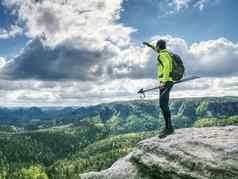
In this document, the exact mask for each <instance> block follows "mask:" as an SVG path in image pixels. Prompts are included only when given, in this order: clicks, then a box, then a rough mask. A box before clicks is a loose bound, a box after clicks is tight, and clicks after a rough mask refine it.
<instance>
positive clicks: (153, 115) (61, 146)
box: [0, 97, 238, 179]
mask: <svg viewBox="0 0 238 179" xmlns="http://www.w3.org/2000/svg"><path fill="white" fill-rule="evenodd" d="M170 106H171V110H172V113H173V123H174V125H175V127H176V128H184V127H210V126H226V125H238V98H236V97H224V98H190V99H175V100H172V102H171V105H170ZM0 121H1V122H0V179H48V178H52V179H66V178H79V177H78V176H79V174H80V173H84V172H88V171H99V170H102V169H105V168H108V167H110V165H111V164H112V163H113V162H114V161H116V160H117V159H118V158H120V157H122V156H124V155H126V154H128V153H129V152H130V151H131V150H132V149H133V148H134V147H135V145H136V144H137V143H138V142H139V141H141V140H143V139H146V138H149V137H152V136H156V135H157V134H158V132H159V130H160V128H161V127H162V126H163V120H162V116H161V114H160V111H159V104H158V101H156V100H153V101H151V100H146V101H145V100H144V101H143V100H142V101H127V102H115V103H109V104H100V105H96V106H89V107H78V108H75V107H74V108H73V107H67V108H37V107H32V108H1V109H0Z"/></svg>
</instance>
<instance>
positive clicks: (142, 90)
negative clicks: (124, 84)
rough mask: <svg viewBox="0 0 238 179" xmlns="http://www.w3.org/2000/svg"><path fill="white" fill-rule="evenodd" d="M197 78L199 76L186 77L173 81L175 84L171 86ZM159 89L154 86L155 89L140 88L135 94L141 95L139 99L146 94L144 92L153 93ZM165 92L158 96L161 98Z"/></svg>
mask: <svg viewBox="0 0 238 179" xmlns="http://www.w3.org/2000/svg"><path fill="white" fill-rule="evenodd" d="M198 78H200V77H199V76H191V77H187V78H184V79H182V80H179V81H175V82H173V84H174V85H175V84H179V83H183V82H186V81H190V80H195V79H198ZM159 88H160V87H159V86H156V87H154V88H149V89H144V88H141V89H140V90H139V91H138V92H137V94H140V95H141V96H140V97H141V98H142V97H143V98H145V93H146V92H149V91H153V90H156V89H159ZM165 91H166V90H164V91H163V92H162V94H161V95H160V96H162V95H163V94H164V92H165Z"/></svg>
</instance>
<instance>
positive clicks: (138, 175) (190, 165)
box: [81, 126, 238, 179]
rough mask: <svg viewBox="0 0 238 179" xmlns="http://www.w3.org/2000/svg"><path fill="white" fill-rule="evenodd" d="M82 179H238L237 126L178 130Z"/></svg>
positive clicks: (146, 141) (139, 144)
mask: <svg viewBox="0 0 238 179" xmlns="http://www.w3.org/2000/svg"><path fill="white" fill-rule="evenodd" d="M81 179H238V126H228V127H211V128H187V129H178V130H176V132H175V133H174V134H173V135H170V136H168V137H166V138H164V139H159V138H158V137H153V138H150V139H147V140H144V141H141V142H140V143H138V145H137V147H136V148H135V150H134V151H133V152H131V153H130V154H128V155H127V156H125V157H124V158H121V159H119V160H118V161H117V162H115V163H114V164H113V165H112V166H111V168H109V169H106V170H103V171H101V172H90V173H85V174H82V175H81Z"/></svg>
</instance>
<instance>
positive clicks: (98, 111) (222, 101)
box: [0, 97, 238, 127]
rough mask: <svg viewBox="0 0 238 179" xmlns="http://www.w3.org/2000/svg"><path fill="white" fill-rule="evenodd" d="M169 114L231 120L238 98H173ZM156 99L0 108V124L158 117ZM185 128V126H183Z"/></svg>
mask: <svg viewBox="0 0 238 179" xmlns="http://www.w3.org/2000/svg"><path fill="white" fill-rule="evenodd" d="M170 106H171V111H172V114H173V116H174V118H175V120H176V119H178V118H181V120H186V118H189V121H190V122H191V121H194V120H196V119H197V118H200V117H230V116H234V115H238V97H206V98H183V99H172V100H171V103H170ZM159 114H160V109H159V102H158V100H136V101H125V102H113V103H106V104H99V105H95V106H88V107H65V108H62V109H59V108H48V109H47V108H40V107H30V108H3V107H1V108H0V124H12V125H18V124H20V125H21V124H23V123H26V122H27V123H28V122H29V121H32V120H35V121H37V120H38V121H41V120H42V121H47V120H52V119H54V120H56V123H57V122H58V124H69V123H74V122H75V121H79V120H82V119H85V118H92V117H96V116H99V118H100V119H101V120H102V121H108V120H110V119H111V118H112V117H113V116H117V117H119V118H122V119H127V118H128V117H129V116H131V115H133V116H137V117H140V118H141V117H142V118H143V117H152V118H158V117H159ZM184 127H187V126H184Z"/></svg>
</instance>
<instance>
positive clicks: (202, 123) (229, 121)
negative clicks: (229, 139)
mask: <svg viewBox="0 0 238 179" xmlns="http://www.w3.org/2000/svg"><path fill="white" fill-rule="evenodd" d="M228 125H238V116H232V117H230V118H225V119H218V118H202V119H199V120H197V121H196V122H195V123H194V125H193V127H212V126H228Z"/></svg>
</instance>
